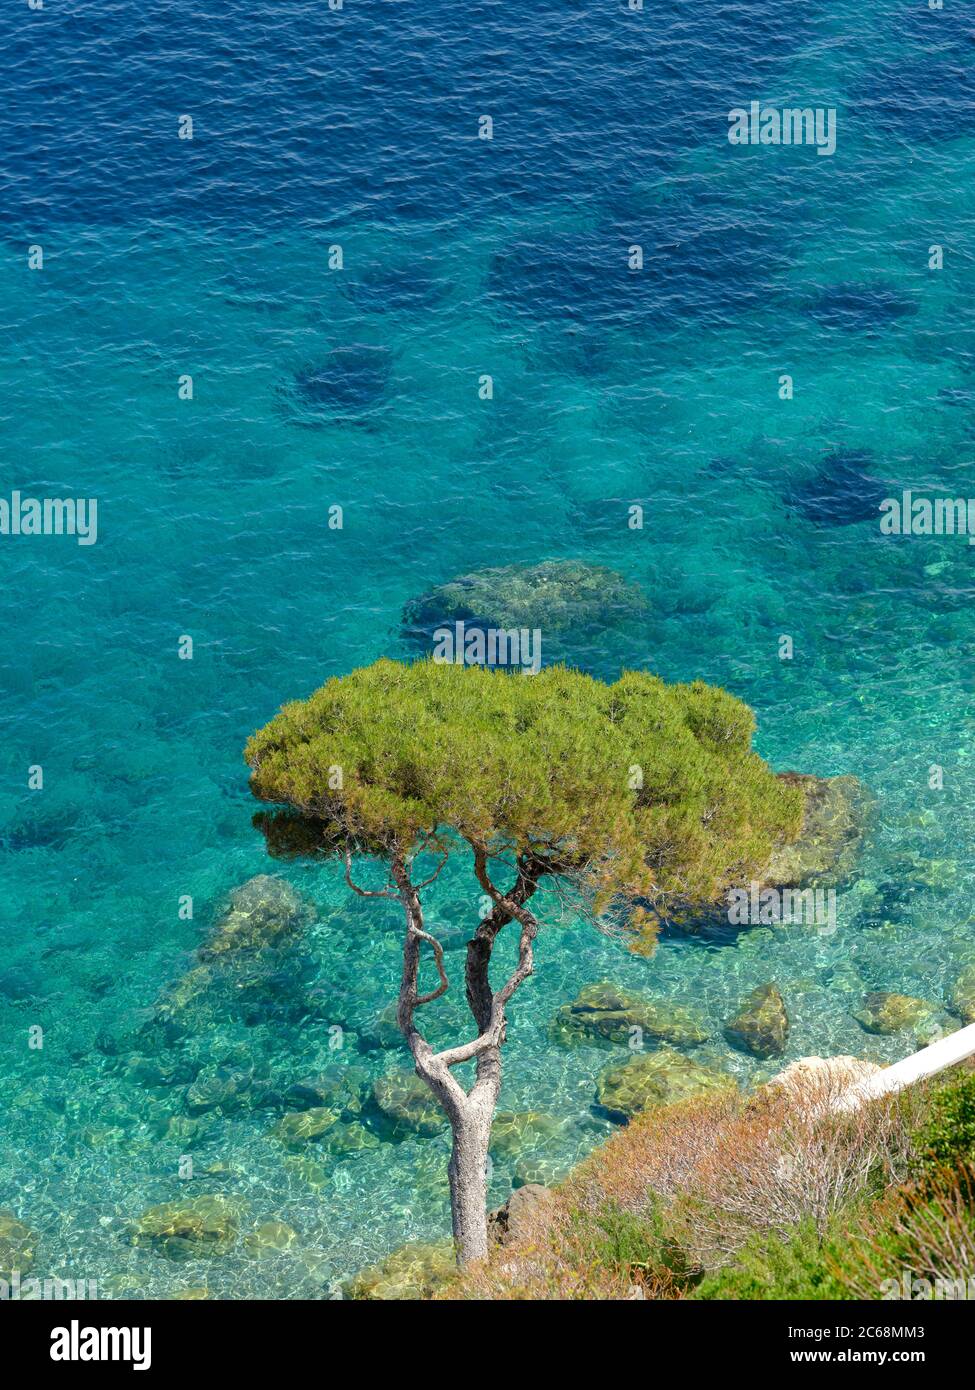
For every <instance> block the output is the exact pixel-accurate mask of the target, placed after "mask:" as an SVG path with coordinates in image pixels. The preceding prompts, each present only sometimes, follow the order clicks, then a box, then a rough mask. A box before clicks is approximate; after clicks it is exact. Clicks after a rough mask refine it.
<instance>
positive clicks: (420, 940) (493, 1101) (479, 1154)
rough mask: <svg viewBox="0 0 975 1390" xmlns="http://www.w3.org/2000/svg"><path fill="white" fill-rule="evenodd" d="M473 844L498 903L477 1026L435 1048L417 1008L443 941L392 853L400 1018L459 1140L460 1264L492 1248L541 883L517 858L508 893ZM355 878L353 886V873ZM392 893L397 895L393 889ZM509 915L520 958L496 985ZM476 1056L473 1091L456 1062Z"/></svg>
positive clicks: (475, 954)
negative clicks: (491, 1158) (507, 1071)
mask: <svg viewBox="0 0 975 1390" xmlns="http://www.w3.org/2000/svg"><path fill="white" fill-rule="evenodd" d="M472 848H473V849H474V856H475V872H476V874H477V878H478V882H479V883H480V884H481V887H482V888H483V889H484V891H485V892H486V893H487V894H488V895H489V896H490V897H491V899H492V901H493V903H494V907H493V908H492V910H491V912H490V913H489V914H488V916H487V917H486V918H485V919H484V920H483V921H482V922H481V923H479V925H478V927H477V929H476V931H475V933H474V936H473V938H472V940H471V941H470V942H469V943H468V955H467V970H466V987H467V999H468V1003H469V1005H470V1008H471V1013H472V1014H473V1016H474V1021H475V1023H476V1025H477V1029H478V1033H477V1036H476V1037H475V1038H472V1039H471V1040H470V1042H466V1043H462V1044H460V1045H459V1046H457V1047H452V1048H446V1049H445V1050H444V1051H442V1052H434V1050H433V1048H432V1047H431V1046H430V1044H429V1043H428V1042H427V1040H426V1039H425V1038H424V1037H423V1035H422V1033H421V1032H420V1031H419V1029H418V1028H417V1026H416V1018H415V1015H416V1010H417V1008H419V1007H420V1006H421V1005H423V1004H427V1003H430V1002H431V1001H432V1000H434V999H438V998H439V997H440V995H442V994H443V993H444V992H445V991H446V989H447V987H448V982H447V975H446V972H445V970H444V961H443V949H442V947H441V946H440V943H439V942H438V941H437V940H436V938H435V937H433V936H431V935H430V933H429V932H427V931H426V930H425V928H424V925H423V909H422V905H421V902H420V891H419V888H418V887H417V886H416V885H415V884H414V883H413V881H412V878H411V875H410V864H409V863H408V862H407V860H406V859H405V858H403V857H399V856H394V858H393V862H392V880H393V882H394V883H395V885H396V894H395V896H398V897H399V899H400V902H401V903H402V905H403V910H404V913H405V915H406V936H405V939H404V943H403V974H402V979H401V983H400V995H399V1004H398V1007H397V1019H398V1022H399V1026H400V1029H401V1030H402V1033H403V1036H404V1037H405V1038H406V1041H407V1044H408V1045H409V1048H410V1052H411V1054H412V1056H413V1062H414V1066H415V1067H416V1072H417V1075H418V1076H420V1077H421V1078H422V1079H423V1080H424V1081H425V1082H426V1084H427V1085H428V1086H429V1087H430V1089H431V1091H432V1092H433V1094H434V1096H436V1098H437V1100H438V1101H439V1103H440V1105H441V1106H442V1107H443V1109H444V1111H445V1113H446V1115H447V1118H448V1120H449V1121H450V1128H451V1134H452V1140H453V1142H452V1150H451V1158H450V1165H449V1168H448V1173H449V1177H450V1207H451V1217H452V1223H453V1232H454V1241H455V1244H456V1247H457V1260H458V1263H459V1264H460V1265H461V1266H462V1267H463V1266H467V1265H470V1264H473V1263H475V1262H476V1261H478V1260H482V1259H484V1258H485V1257H486V1255H487V1252H488V1242H487V1173H486V1170H487V1160H488V1145H489V1143H490V1139H491V1124H492V1122H493V1119H494V1111H495V1107H496V1105H497V1101H498V1095H499V1093H500V1090H501V1045H502V1043H503V1042H504V1040H505V1028H506V1018H505V1007H506V1005H507V1004H508V1001H509V1000H510V999H511V996H512V995H513V994H514V992H515V990H516V989H517V988H518V986H519V985H520V984H521V983H522V982H523V981H524V980H525V979H527V978H528V976H529V975H530V974H531V973H532V968H533V955H532V943H533V942H534V939H535V935H536V932H537V931H538V923H537V921H536V920H535V918H534V916H533V915H532V914H531V913H530V912H529V911H528V910H527V908H526V907H525V903H526V902H527V900H528V899H529V898H530V897H531V896H532V894H533V893H534V892H535V889H536V887H537V881H536V878H537V875H536V874H535V872H534V867H533V866H532V865H531V864H530V863H528V862H526V861H519V862H518V865H517V868H518V877H517V880H516V883H515V885H514V887H513V888H512V890H511V892H510V894H504V893H501V892H500V891H499V890H498V889H497V888H496V887H495V886H494V884H493V883H492V882H491V880H490V878H489V876H488V872H487V863H488V853H487V851H486V849H485V848H484V847H483V846H479V845H475V846H472ZM441 867H442V864H441ZM438 872H439V870H438ZM430 881H432V880H427V882H430ZM349 882H350V885H351V886H352V887H353V888H354V887H355V885H354V884H352V883H351V877H349ZM420 886H421V887H423V886H425V885H420ZM357 891H358V890H357ZM386 896H394V895H393V894H392V893H391V892H390V893H387V894H386ZM511 921H517V922H518V924H519V926H520V927H521V936H520V941H519V951H518V963H517V965H516V967H515V969H514V970H513V972H512V973H511V975H510V976H509V978H508V979H507V981H506V982H505V984H504V985H503V986H502V988H501V989H500V990H498V991H497V993H494V992H493V991H492V989H491V984H490V980H489V978H488V970H489V966H490V962H491V951H492V948H493V946H494V941H495V938H496V936H497V934H498V932H499V931H500V930H501V929H502V927H504V926H505V925H506V924H507V923H508V922H511ZM424 945H426V946H429V948H430V950H431V951H432V953H433V958H434V962H435V964H436V968H437V973H438V975H439V984H438V985H437V987H436V989H434V990H431V991H430V992H429V993H427V994H420V993H419V989H418V980H419V970H420V953H421V949H422V947H423V946H424ZM470 1060H475V1061H476V1073H475V1080H474V1084H473V1086H472V1087H471V1089H470V1091H469V1092H468V1091H465V1090H464V1088H463V1086H461V1084H460V1083H459V1081H457V1079H456V1078H455V1077H454V1076H453V1075H452V1074H451V1068H452V1067H455V1066H458V1065H459V1064H460V1063H461V1062H466V1061H470Z"/></svg>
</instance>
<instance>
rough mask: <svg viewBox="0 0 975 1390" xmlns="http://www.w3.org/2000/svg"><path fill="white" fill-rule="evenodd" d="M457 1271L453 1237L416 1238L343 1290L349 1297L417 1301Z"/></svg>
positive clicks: (358, 1275) (427, 1296)
mask: <svg viewBox="0 0 975 1390" xmlns="http://www.w3.org/2000/svg"><path fill="white" fill-rule="evenodd" d="M456 1273H457V1259H456V1255H455V1254H454V1243H453V1241H452V1240H440V1241H414V1242H411V1243H410V1244H409V1245H401V1246H400V1247H399V1249H398V1250H394V1251H393V1252H392V1254H390V1255H387V1256H386V1258H385V1260H383V1261H381V1263H379V1264H376V1265H370V1266H369V1267H368V1268H367V1269H362V1270H360V1271H359V1273H358V1274H356V1275H355V1276H354V1277H353V1278H352V1279H350V1280H349V1281H348V1282H347V1283H345V1284H343V1286H342V1292H343V1294H344V1295H345V1297H346V1298H354V1299H376V1300H379V1301H382V1302H389V1301H395V1300H399V1299H404V1300H410V1301H415V1300H418V1299H422V1298H429V1296H430V1295H431V1294H432V1293H433V1292H434V1290H435V1289H436V1288H438V1287H439V1285H440V1284H442V1283H443V1282H444V1280H445V1279H449V1278H450V1276H451V1275H453V1274H456Z"/></svg>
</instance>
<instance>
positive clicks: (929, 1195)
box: [832, 1165, 975, 1300]
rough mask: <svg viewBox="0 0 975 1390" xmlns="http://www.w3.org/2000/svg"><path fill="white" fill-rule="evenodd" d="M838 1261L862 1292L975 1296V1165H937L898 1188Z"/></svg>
mask: <svg viewBox="0 0 975 1390" xmlns="http://www.w3.org/2000/svg"><path fill="white" fill-rule="evenodd" d="M832 1264H833V1269H834V1272H835V1275H836V1277H837V1278H838V1279H839V1280H840V1282H841V1283H842V1284H843V1285H844V1287H845V1288H847V1289H848V1290H849V1292H850V1294H851V1296H852V1297H854V1298H861V1299H879V1298H882V1299H897V1298H908V1299H922V1300H926V1299H945V1298H951V1299H954V1298H964V1299H971V1298H975V1169H972V1168H971V1167H968V1166H966V1165H962V1166H960V1167H958V1168H957V1169H951V1168H945V1169H942V1170H941V1171H940V1172H937V1171H934V1170H929V1171H928V1172H927V1173H926V1174H925V1179H924V1181H923V1183H921V1184H913V1183H912V1184H905V1185H903V1186H901V1187H899V1188H896V1189H894V1190H892V1191H891V1192H889V1193H888V1194H887V1195H886V1196H885V1197H884V1198H882V1199H881V1200H880V1201H878V1202H876V1203H874V1204H873V1206H872V1207H871V1208H870V1209H869V1211H868V1212H867V1213H866V1214H865V1215H864V1217H863V1218H862V1219H861V1221H860V1223H859V1225H858V1226H857V1227H856V1228H855V1229H854V1230H853V1231H851V1233H850V1235H849V1238H848V1240H847V1241H846V1242H844V1244H843V1246H842V1247H839V1248H837V1250H836V1252H835V1254H834V1258H833V1261H832Z"/></svg>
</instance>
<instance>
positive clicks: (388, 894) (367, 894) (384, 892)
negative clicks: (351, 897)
mask: <svg viewBox="0 0 975 1390" xmlns="http://www.w3.org/2000/svg"><path fill="white" fill-rule="evenodd" d="M345 881H346V883H347V884H348V885H349V887H350V888H351V889H352V891H353V893H358V895H359V897H360V898H398V897H399V894H398V893H396V892H394V891H393V890H392V889H390V888H380V889H378V890H377V889H373V888H360V887H359V885H358V884H357V883H353V882H352V851H351V850H349V849H347V850H346V851H345ZM387 882H388V879H387Z"/></svg>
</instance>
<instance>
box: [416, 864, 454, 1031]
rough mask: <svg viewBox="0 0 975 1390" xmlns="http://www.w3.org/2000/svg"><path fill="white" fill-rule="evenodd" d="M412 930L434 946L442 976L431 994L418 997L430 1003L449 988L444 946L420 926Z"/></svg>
mask: <svg viewBox="0 0 975 1390" xmlns="http://www.w3.org/2000/svg"><path fill="white" fill-rule="evenodd" d="M421 886H422V885H421ZM411 932H412V934H413V936H415V937H416V939H417V940H418V941H425V942H427V944H428V945H429V946H430V947H432V949H433V958H434V960H435V961H436V963H437V974H438V975H439V976H440V984H439V985H438V986H437V988H436V989H434V990H431V991H430V993H429V994H420V995H418V996H417V999H416V1003H417V1005H420V1004H430V1003H432V1002H433V1000H434V999H439V998H440V996H441V994H446V993H447V989H448V984H447V972H446V971H445V970H444V966H443V947H442V946H441V944H440V942H439V941H438V940H437V938H436V937H435V936H431V935H430V933H429V932H428V931H422V930H421V929H420V928H419V927H412V928H411Z"/></svg>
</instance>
